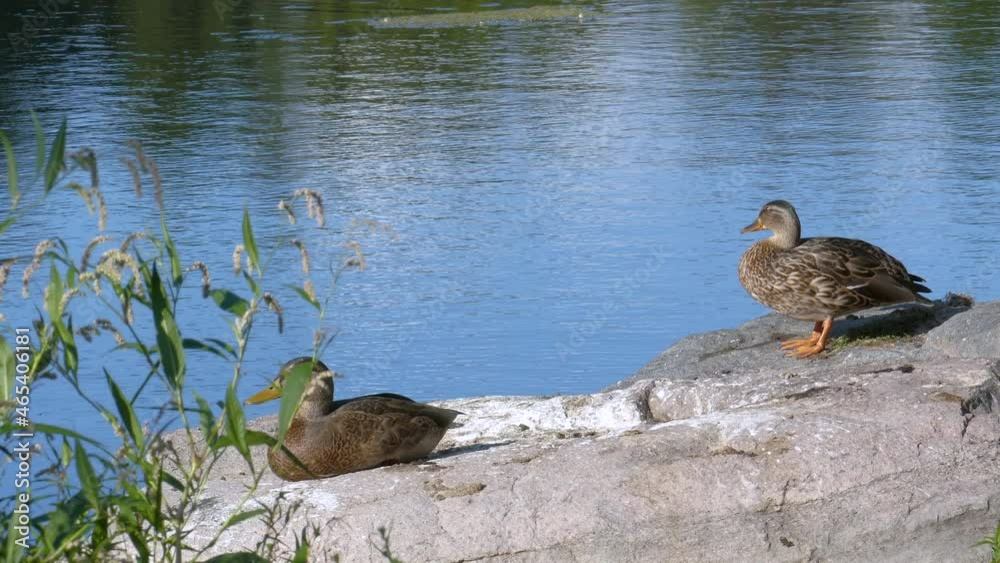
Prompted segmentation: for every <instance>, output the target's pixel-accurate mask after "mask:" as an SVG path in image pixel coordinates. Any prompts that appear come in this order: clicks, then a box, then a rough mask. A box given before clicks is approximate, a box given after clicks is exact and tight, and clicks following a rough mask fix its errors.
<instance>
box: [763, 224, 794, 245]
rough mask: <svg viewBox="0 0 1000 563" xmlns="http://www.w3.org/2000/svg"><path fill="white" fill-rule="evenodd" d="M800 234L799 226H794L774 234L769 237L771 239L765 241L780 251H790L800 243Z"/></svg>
mask: <svg viewBox="0 0 1000 563" xmlns="http://www.w3.org/2000/svg"><path fill="white" fill-rule="evenodd" d="M801 234H802V231H801V229H800V228H799V226H798V225H794V226H793V227H792V228H789V229H782V230H781V231H779V232H775V233H774V234H773V235H771V238H769V239H767V240H768V241H769V242H770V243H771V244H773V245H774V246H775V247H777V248H780V249H781V250H791V249H793V248H795V247H796V246H798V245H799V242H801V240H802V239H801V238H799V237H800V236H801Z"/></svg>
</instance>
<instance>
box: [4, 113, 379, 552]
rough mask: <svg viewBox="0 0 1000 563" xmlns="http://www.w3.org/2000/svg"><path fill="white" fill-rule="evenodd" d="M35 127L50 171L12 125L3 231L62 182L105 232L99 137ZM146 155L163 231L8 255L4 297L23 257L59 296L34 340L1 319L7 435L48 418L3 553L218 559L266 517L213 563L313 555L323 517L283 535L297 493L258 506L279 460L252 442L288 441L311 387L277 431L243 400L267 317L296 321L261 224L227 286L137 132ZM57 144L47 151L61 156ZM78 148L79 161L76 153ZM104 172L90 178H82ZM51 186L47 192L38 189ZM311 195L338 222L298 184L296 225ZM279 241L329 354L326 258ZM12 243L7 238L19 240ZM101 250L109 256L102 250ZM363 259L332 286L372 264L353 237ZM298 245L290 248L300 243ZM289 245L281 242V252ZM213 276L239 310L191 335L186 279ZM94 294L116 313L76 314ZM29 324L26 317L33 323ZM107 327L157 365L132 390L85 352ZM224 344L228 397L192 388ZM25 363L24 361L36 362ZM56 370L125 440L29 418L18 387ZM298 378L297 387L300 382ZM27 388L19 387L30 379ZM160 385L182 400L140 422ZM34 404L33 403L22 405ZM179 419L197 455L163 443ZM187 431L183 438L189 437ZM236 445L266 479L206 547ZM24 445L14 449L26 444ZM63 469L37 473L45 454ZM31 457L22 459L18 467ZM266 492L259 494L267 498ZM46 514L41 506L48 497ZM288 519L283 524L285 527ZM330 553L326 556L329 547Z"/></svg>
mask: <svg viewBox="0 0 1000 563" xmlns="http://www.w3.org/2000/svg"><path fill="white" fill-rule="evenodd" d="M32 118H33V121H34V124H35V137H36V166H35V177H34V179H33V180H32V181H30V182H27V183H26V182H23V181H21V178H20V176H19V171H18V167H17V164H18V162H17V158H16V155H15V152H14V148H13V145H12V143H11V142H10V140H9V139H8V137H7V136H6V135H5V134H3V133H2V132H0V144H2V145H3V148H4V152H5V156H6V161H7V181H8V186H9V193H10V208H9V210H7V212H6V213H5V215H4V216H3V217H2V218H0V236H2V235H3V233H4V232H5V231H7V230H8V229H9V228H10V227H11V226H12V225H14V224H15V223H16V222H17V221H18V220H19V219H20V218H22V217H24V216H25V214H27V213H29V212H39V211H40V210H42V209H43V208H44V205H45V201H46V197H47V196H48V195H49V194H50V193H52V192H53V191H55V190H56V189H57V188H58V189H60V190H62V189H65V190H68V191H72V192H75V193H76V194H77V195H78V196H79V197H80V198H81V199H82V200H83V201H84V203H85V204H86V206H87V208H88V211H90V213H91V214H94V213H96V214H97V216H98V230H100V231H103V230H104V228H105V224H106V217H107V211H106V206H105V204H104V195H103V192H102V191H101V189H100V186H99V174H98V168H97V166H98V164H97V157H96V155H95V154H94V153H93V151H90V150H88V149H83V150H79V151H76V152H73V153H70V154H69V155H65V150H66V149H65V147H66V136H67V133H66V122H65V121H63V123H62V126H61V127H60V128H59V130H58V132H57V133H56V136H55V138H54V139H53V141H52V142H51V143H47V142H46V138H45V135H44V133H43V131H42V126H41V124H40V123H39V121H38V119H37V118H36V117H35V116H34V115H32ZM132 147H133V149H134V151H135V157H134V159H126V161H125V164H126V165H127V166H128V168H129V170H130V172H131V174H132V178H133V182H134V184H135V186H134V187H135V191H136V194H137V195H140V196H141V194H142V187H143V186H142V182H143V180H144V179H147V180H151V181H152V184H153V188H154V191H155V201H156V205H157V207H158V210H159V216H160V221H159V229H158V230H156V231H152V232H141V233H132V234H129V235H127V236H125V237H124V240H123V241H122V242H121V244H119V245H117V246H112V245H111V243H112V242H113V239H112V237H110V236H108V235H104V234H101V235H98V236H96V237H95V238H93V240H92V241H91V242H90V244H89V245H88V246H87V247H86V249H85V250H84V251H83V253H82V254H81V255H80V256H79V257H77V256H74V255H73V254H72V253H71V252H70V250H69V246H68V245H67V244H66V243H65V242H64V241H62V240H60V239H58V238H54V239H50V240H45V241H42V242H40V243H39V244H38V245H37V246H36V247H35V250H34V252H33V253H31V254H30V255H29V254H27V253H24V254H23V255H14V256H7V257H0V298H2V297H3V287H4V284H5V282H6V280H7V278H8V277H9V275H10V273H11V272H12V269H13V267H14V265H15V264H18V263H24V262H27V263H28V264H27V266H26V267H25V268H24V270H23V291H24V293H25V295H26V296H30V294H29V292H28V290H29V281H30V280H32V279H33V277H34V276H36V275H37V272H39V271H40V270H42V269H43V268H45V270H44V271H47V273H48V279H47V285H46V288H45V291H44V294H43V295H42V296H40V301H39V303H38V304H37V307H36V309H37V311H38V317H37V318H36V319H35V320H34V321H33V331H32V335H31V338H30V344H25V345H24V346H22V348H27V349H28V350H26V351H23V350H20V349H18V346H19V345H21V344H22V342H24V341H26V340H29V339H22V340H21V341H19V340H18V336H19V335H21V333H22V332H19V331H18V329H16V328H15V327H11V326H10V325H9V324H8V321H7V320H6V319H4V318H2V316H0V416H2V419H3V422H2V423H0V433H2V434H3V435H4V436H5V437H6V438H7V440H5V442H4V443H5V444H9V443H11V441H12V440H13V439H14V436H15V434H17V433H18V432H23V431H24V430H25V429H26V428H28V429H30V430H33V432H34V437H33V438H32V444H33V447H34V451H33V453H32V454H31V456H30V458H31V462H32V463H33V464H34V465H35V467H36V470H35V472H34V476H35V477H34V481H33V482H32V483H31V485H30V487H28V488H25V489H24V490H23V491H18V492H17V493H15V494H14V496H13V497H8V498H6V499H0V518H2V519H3V521H4V522H7V523H8V525H6V526H3V527H0V550H2V553H3V559H4V560H5V561H17V560H31V561H55V560H70V561H78V560H91V561H93V560H111V559H113V558H126V559H130V560H140V561H174V562H180V561H193V560H198V559H199V558H203V557H204V555H205V553H206V552H207V551H208V550H209V549H211V548H212V547H213V546H214V545H215V544H216V543H217V541H218V540H219V538H220V536H221V535H222V534H223V533H224V532H225V531H226V530H228V529H231V528H232V527H233V526H236V525H238V524H240V523H241V522H244V521H246V520H249V519H254V518H260V519H263V520H264V521H265V526H266V528H267V529H268V530H269V532H268V533H267V534H265V536H264V537H262V538H261V539H260V541H259V542H258V543H257V545H256V551H255V552H254V553H253V554H251V553H249V552H247V553H234V554H229V555H224V556H218V557H216V558H213V559H212V560H214V561H235V560H241V561H243V560H246V561H249V560H253V559H247V557H250V556H251V555H253V556H255V557H257V558H258V559H257V560H273V558H275V557H277V556H278V554H279V552H280V553H287V554H289V555H290V557H292V558H293V559H294V560H305V558H306V557H308V555H309V552H310V545H311V542H312V541H313V540H314V539H315V538H316V537H317V533H318V531H317V530H316V529H310V528H306V529H303V530H301V531H300V533H299V534H298V535H297V536H296V541H295V545H293V546H289V545H284V544H283V543H282V542H281V540H280V538H279V536H280V535H281V532H282V531H283V530H284V527H287V525H288V523H289V521H290V520H289V515H290V514H291V513H293V512H294V510H296V509H297V505H291V506H289V505H283V504H282V503H281V502H277V503H275V504H274V505H273V506H269V505H263V504H259V503H254V501H253V498H254V493H255V492H256V490H257V488H258V485H259V482H260V479H261V477H262V476H263V474H264V471H265V470H266V468H263V467H255V466H254V463H253V458H252V457H251V453H250V449H251V448H252V447H254V446H267V447H280V441H281V439H282V437H283V436H284V434H285V432H286V431H287V427H288V425H289V423H290V420H291V413H293V412H294V410H295V408H296V407H297V405H298V402H299V400H300V399H301V392H302V389H304V386H305V385H304V383H305V379H304V378H307V377H308V376H309V375H310V370H304V371H303V373H302V374H299V376H298V377H300V378H303V380H302V382H301V383H302V385H299V386H297V387H298V392H297V393H296V392H290V391H286V393H285V396H284V397H283V399H282V404H281V407H280V412H281V416H280V423H279V428H278V432H277V435H276V437H272V436H270V435H268V434H265V433H262V432H259V431H255V430H251V429H248V428H247V427H246V421H245V416H244V412H243V409H242V406H241V404H240V402H239V401H238V399H237V395H236V389H237V385H238V383H239V381H240V379H241V377H242V376H243V372H244V370H243V366H244V361H245V358H246V352H247V349H248V346H249V345H250V344H251V342H252V338H251V336H252V334H253V329H254V327H255V325H256V320H257V318H258V317H259V316H260V315H262V314H273V315H276V316H277V319H278V329H279V330H282V329H283V325H284V318H283V309H282V307H281V305H280V304H279V300H278V297H277V295H278V292H272V291H268V290H266V289H265V285H264V284H265V282H266V278H265V273H266V272H267V269H268V261H267V260H264V259H263V255H262V252H261V250H260V249H259V248H258V243H257V241H256V238H255V236H254V229H253V226H252V224H251V217H250V214H249V212H247V211H244V213H243V220H242V241H241V244H239V245H238V246H237V247H236V249H235V251H234V270H235V274H236V276H237V278H238V279H239V280H240V282H241V283H242V286H243V289H242V290H241V291H240V292H237V291H235V290H230V289H223V288H216V287H213V285H212V281H211V278H210V276H209V270H208V267H207V266H206V265H205V263H203V262H201V261H193V262H190V263H189V264H190V265H189V266H188V267H184V266H183V264H184V262H183V261H182V256H181V252H180V250H179V249H178V248H177V246H176V244H175V243H174V241H173V239H172V237H171V234H170V229H169V228H168V224H167V220H166V215H165V213H164V208H163V195H162V181H161V178H160V175H159V171H158V169H157V167H156V164H155V163H154V162H153V161H152V160H151V159H149V158H148V157H147V156H146V155H145V154H144V152H143V150H142V147H141V146H140V145H139V144H137V143H134V144H132ZM46 154H47V155H48V156H46ZM67 157H68V158H67ZM80 176H87V177H89V180H90V182H89V184H90V185H89V186H83V185H81V184H80V183H78V182H77V181H75V179H76V178H78V177H80ZM36 184H41V185H42V190H40V191H37V190H32V189H26V188H25V186H26V185H27V186H29V188H30V187H31V186H33V185H36ZM300 198H301V199H304V200H305V201H306V203H307V209H308V211H309V216H310V217H312V218H315V219H316V220H317V223H318V224H319V226H321V227H322V224H323V211H322V202H321V200H320V199H319V197H318V195H317V194H315V193H313V192H310V191H308V190H300V191H297V192H295V193H294V194H292V198H291V200H289V201H287V202H282V205H281V208H282V209H284V210H285V211H286V213H288V216H289V219H290V220H291V221H294V214H293V213H292V209H293V202H294V200H296V199H300ZM280 246H288V247H291V246H294V247H295V248H296V249H297V252H295V260H296V261H300V262H301V265H302V270H303V272H304V275H305V280H304V282H303V283H302V285H301V286H293V287H291V290H292V292H293V294H294V295H295V296H296V297H297V298H300V299H303V300H304V301H305V302H307V303H308V304H309V305H310V306H311V307H312V308H313V309H314V310H315V312H316V321H317V326H318V327H319V328H317V329H316V331H315V333H314V334H315V338H314V341H313V343H312V348H313V355H314V357H318V356H319V355H320V354H321V353H322V352H323V351H324V349H325V348H326V347H327V346H328V345H329V344H330V343H331V341H332V338H333V336H332V335H331V334H330V332H329V331H326V330H324V329H323V326H324V319H325V316H326V313H327V309H328V307H329V301H330V297H329V295H330V294H329V293H328V294H327V297H326V298H324V299H318V298H317V297H316V294H315V291H314V289H313V285H312V282H311V280H310V278H309V276H310V274H311V272H312V270H311V266H310V264H309V256H308V252H307V251H306V248H305V245H304V244H302V243H301V242H299V241H288V240H282V241H279V247H280ZM3 248H5V249H6V248H8V245H4V246H3ZM99 251H100V254H99V255H98V256H97V258H96V259H92V258H91V257H92V256H95V255H97V253H98V252H99ZM347 252H348V255H349V257H348V258H346V259H345V260H342V261H339V262H338V263H337V264H335V265H334V266H332V267H331V268H330V269H329V271H328V272H327V273H328V274H329V280H325V281H328V282H329V283H328V286H329V287H330V288H331V291H332V288H333V287H334V286H335V284H336V282H337V279H338V278H339V276H340V274H341V273H342V272H343V271H344V270H345V269H349V268H363V266H364V257H363V255H362V254H361V253H360V247H359V246H357V245H356V244H352V245H349V248H348V250H347ZM289 255H291V251H289ZM275 256H278V253H277V252H272V253H271V257H272V258H274V257H275ZM281 256H282V257H284V255H281ZM192 283H194V284H200V287H201V293H202V296H203V297H204V298H207V299H211V300H212V301H213V302H214V303H215V304H217V305H218V307H219V308H220V309H221V310H223V311H225V312H226V313H227V314H228V324H229V328H230V331H231V335H230V337H229V338H225V339H223V338H211V337H205V338H194V337H191V336H190V335H185V334H184V333H183V331H182V329H181V327H180V326H179V325H178V322H177V318H178V311H179V309H180V307H181V305H182V303H183V300H181V299H180V296H181V294H182V292H183V291H184V290H185V289H184V288H185V287H186V286H190V285H192ZM85 300H89V301H90V302H91V303H92V304H94V305H96V307H97V308H98V310H100V311H102V312H103V313H104V316H102V317H101V318H98V319H97V320H95V321H94V322H91V323H87V324H84V325H82V326H81V325H80V324H79V323H78V322H77V321H76V319H75V318H74V310H75V309H74V305H76V304H78V303H79V302H81V301H85ZM21 331H24V329H21ZM101 338H114V339H115V342H116V347H115V350H116V353H119V354H130V355H132V357H133V358H134V360H135V361H134V364H135V365H141V366H142V368H141V369H142V372H143V375H142V380H141V383H140V384H139V385H138V386H137V388H136V389H135V390H134V391H132V392H131V393H128V392H126V391H125V388H124V386H123V384H122V381H123V380H122V379H121V378H120V375H117V374H114V373H111V372H110V371H109V369H107V367H106V366H100V370H96V369H95V368H96V367H97V366H99V365H100V358H96V357H91V356H88V355H87V354H86V351H87V345H88V344H89V343H91V342H92V341H96V340H97V339H101ZM197 354H212V355H215V356H217V357H219V358H222V359H224V360H225V361H226V362H228V363H229V364H230V365H231V366H232V376H231V378H230V381H229V384H228V387H227V390H226V393H225V398H224V399H223V400H221V401H219V402H218V403H217V404H214V405H213V404H210V403H209V401H208V400H207V399H206V398H204V397H202V396H201V395H199V394H198V393H197V392H195V391H193V390H192V389H191V388H190V386H188V385H187V384H186V381H187V373H188V364H189V356H191V355H197ZM22 365H23V366H25V367H21V366H22ZM82 366H87V367H88V370H87V371H89V372H90V373H94V372H95V371H97V372H101V371H102V372H103V374H104V376H105V377H104V379H105V382H104V383H105V385H106V387H107V393H106V395H107V396H110V397H111V400H110V401H107V400H105V401H104V402H102V401H101V400H100V399H99V398H96V397H95V394H94V393H92V392H91V391H88V390H87V389H85V388H84V385H82V384H81V380H80V374H81V373H82V372H83V373H86V372H84V371H83V368H82ZM44 379H59V380H62V381H65V382H68V383H69V384H70V385H71V386H72V388H73V389H74V390H75V393H76V394H77V395H78V396H79V397H80V399H81V400H83V401H85V402H86V403H87V404H89V405H90V406H92V407H93V409H95V411H96V412H97V413H99V414H100V416H101V418H103V420H104V421H106V423H107V424H108V425H109V426H110V428H111V429H113V431H114V434H115V436H116V437H117V439H118V442H117V443H115V444H113V445H112V444H105V443H101V442H99V441H97V440H93V439H91V438H88V437H86V436H83V435H81V434H79V433H77V432H74V431H73V430H71V429H68V428H62V427H59V426H54V425H46V424H39V423H34V424H31V425H30V426H28V427H24V426H22V425H19V424H17V421H18V414H19V413H18V410H17V409H18V408H19V407H20V408H24V406H23V405H19V403H18V395H19V393H21V392H23V393H27V392H28V391H25V389H30V388H31V386H32V385H34V384H36V383H39V384H41V382H42V380H44ZM289 387H290V388H291V387H295V386H294V385H291V384H290V385H289ZM19 389H20V391H19ZM153 389H156V390H157V391H158V393H160V396H166V397H168V400H167V402H166V404H165V405H164V406H163V407H162V408H161V409H160V410H159V411H158V412H157V414H156V415H155V416H154V417H153V418H152V419H151V420H147V421H143V420H141V419H140V417H139V415H138V413H137V409H136V404H137V401H138V400H139V399H140V397H142V396H144V395H145V394H148V393H151V392H152V391H153ZM23 412H24V413H25V414H26V413H27V411H26V410H25V411H23ZM174 425H176V426H178V427H179V428H180V435H181V438H180V439H179V440H180V442H181V445H182V448H181V449H183V450H184V452H185V453H184V454H181V453H179V452H178V448H176V447H175V445H176V442H171V441H167V440H164V439H163V434H164V433H165V432H166V431H167V429H169V428H170V427H171V426H174ZM175 440H177V438H175ZM230 450H235V451H237V452H238V453H239V455H240V456H241V457H242V458H243V459H244V460H245V462H246V464H247V467H248V469H249V473H250V475H251V476H252V478H251V485H250V486H249V487H248V488H247V491H246V493H245V495H244V496H243V498H242V500H241V501H240V503H239V505H238V507H237V508H236V509H235V510H234V511H233V513H232V515H231V516H230V517H229V518H228V519H227V520H226V521H225V522H223V523H222V525H220V526H219V527H218V529H217V530H216V531H215V532H214V534H213V535H212V537H211V538H210V539H209V540H208V541H207V542H200V543H199V545H197V546H195V545H192V543H191V542H190V541H188V539H189V537H190V534H191V531H192V530H191V526H190V518H191V516H192V514H193V513H194V512H195V510H196V508H197V506H196V499H197V498H198V496H199V494H200V493H201V492H202V491H204V488H205V486H206V484H207V483H208V481H209V477H210V475H211V473H212V469H213V467H215V465H216V463H217V462H218V461H219V460H220V459H221V457H222V455H223V454H224V453H225V452H226V451H230ZM11 453H12V452H10V451H9V452H8V454H11ZM39 458H44V459H46V460H47V463H49V464H50V465H49V466H48V467H47V468H45V469H44V470H42V471H37V467H38V465H39V464H41V463H43V462H42V460H41V459H39ZM15 465H16V464H15ZM21 493H24V494H27V495H29V497H30V499H31V502H32V503H33V505H34V506H36V507H37V506H38V505H40V504H42V505H45V506H46V509H45V510H44V511H43V512H41V513H38V512H37V511H36V512H33V514H32V518H31V522H30V528H31V529H30V532H31V536H32V537H31V542H30V547H29V542H28V541H26V540H25V539H24V538H25V534H24V533H22V532H23V530H22V529H19V528H18V525H17V524H18V522H19V514H18V506H19V498H18V494H21ZM255 504H257V505H255ZM36 510H37V508H36ZM279 522H283V523H284V527H278V526H276V523H279ZM314 555H315V554H314Z"/></svg>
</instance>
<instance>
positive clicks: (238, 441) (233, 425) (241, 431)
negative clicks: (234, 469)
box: [226, 385, 250, 462]
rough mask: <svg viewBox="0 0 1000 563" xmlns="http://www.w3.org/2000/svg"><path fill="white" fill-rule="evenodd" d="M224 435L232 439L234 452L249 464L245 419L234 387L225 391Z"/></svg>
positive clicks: (231, 386)
mask: <svg viewBox="0 0 1000 563" xmlns="http://www.w3.org/2000/svg"><path fill="white" fill-rule="evenodd" d="M226 435H227V436H229V437H230V438H231V439H232V441H233V442H232V443H233V446H235V447H236V451H238V452H240V455H242V456H243V458H244V459H246V460H247V461H248V462H249V461H250V448H249V447H247V437H246V417H245V415H244V414H243V407H242V406H241V405H240V400H239V399H237V398H236V386H235V385H230V386H229V388H228V389H226Z"/></svg>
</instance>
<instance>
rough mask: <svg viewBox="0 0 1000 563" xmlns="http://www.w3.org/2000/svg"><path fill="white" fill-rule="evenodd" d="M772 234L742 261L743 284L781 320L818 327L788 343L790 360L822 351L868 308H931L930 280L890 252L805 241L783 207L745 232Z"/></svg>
mask: <svg viewBox="0 0 1000 563" xmlns="http://www.w3.org/2000/svg"><path fill="white" fill-rule="evenodd" d="M764 229H766V230H769V231H771V233H772V234H771V236H770V237H769V238H765V239H762V240H760V241H758V242H756V243H755V244H753V245H752V246H750V248H749V249H747V251H746V252H745V253H744V254H743V257H742V258H741V259H740V264H739V276H740V283H741V284H743V288H744V289H746V291H747V293H749V294H750V296H751V297H753V298H754V299H755V300H757V301H758V302H760V303H762V304H763V305H765V306H767V307H770V308H771V309H773V310H775V311H776V312H778V313H779V314H781V315H784V316H786V317H791V318H793V319H799V320H804V321H813V322H814V323H815V324H814V325H813V331H812V334H811V335H810V336H809V337H807V338H795V339H791V340H786V341H784V342H782V344H781V348H782V349H783V350H786V351H787V352H788V355H789V356H792V357H796V358H808V357H811V356H815V355H816V354H819V353H820V352H822V351H823V350H824V349H825V348H826V345H827V343H828V342H829V340H830V331H831V330H832V328H833V321H834V319H835V318H837V317H842V316H844V315H849V314H852V313H856V312H859V311H863V310H865V309H871V308H874V307H882V306H886V305H894V304H898V303H909V302H916V303H920V304H923V305H928V304H930V303H931V301H930V300H929V299H927V298H926V297H924V296H923V295H921V294H922V293H930V291H931V290H930V289H929V288H928V287H927V286H925V285H923V283H924V282H925V280H924V279H923V278H921V277H919V276H915V275H913V274H911V273H910V272H909V271H907V269H906V266H904V265H903V263H902V262H900V261H899V260H897V259H896V258H894V257H893V256H891V255H890V254H889V253H888V252H886V251H885V250H882V249H881V248H879V247H877V246H875V245H874V244H871V243H869V242H865V241H863V240H857V239H850V238H839V237H815V238H802V225H801V223H800V222H799V216H798V214H797V213H796V212H795V207H793V206H792V204H790V203H788V202H787V201H784V200H775V201H771V202H768V203H766V204H764V206H763V207H762V208H761V210H760V213H759V214H758V215H757V219H756V220H754V222H753V223H750V224H749V225H747V226H746V227H744V228H743V229H742V230H741V231H740V232H741V233H749V232H753V231H760V230H764Z"/></svg>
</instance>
